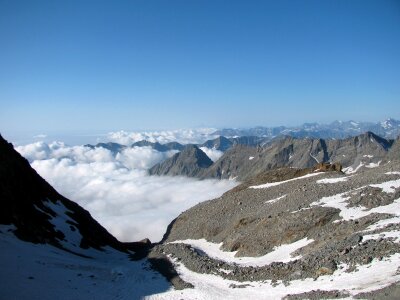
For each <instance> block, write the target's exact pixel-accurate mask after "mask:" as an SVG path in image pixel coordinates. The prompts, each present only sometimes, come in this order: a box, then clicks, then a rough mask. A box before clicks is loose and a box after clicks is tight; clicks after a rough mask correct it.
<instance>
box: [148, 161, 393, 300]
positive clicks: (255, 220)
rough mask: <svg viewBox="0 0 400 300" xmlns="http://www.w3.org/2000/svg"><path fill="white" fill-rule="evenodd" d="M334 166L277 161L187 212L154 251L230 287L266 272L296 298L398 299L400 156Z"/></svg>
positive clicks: (253, 283)
mask: <svg viewBox="0 0 400 300" xmlns="http://www.w3.org/2000/svg"><path fill="white" fill-rule="evenodd" d="M320 166H321V165H320ZM325 169H326V168H325ZM331 169H337V170H333V171H328V172H321V171H320V170H319V169H318V168H315V169H308V170H296V169H290V168H289V169H279V170H274V171H269V172H267V173H265V174H262V175H263V176H259V177H258V178H257V179H252V180H251V181H248V182H244V183H243V185H242V186H239V187H237V188H235V189H234V190H231V191H229V192H227V193H225V194H224V195H223V196H222V197H220V198H218V199H214V200H211V201H207V202H203V203H200V204H198V205H196V206H195V207H193V208H191V209H189V210H188V211H186V212H184V213H182V214H181V215H180V216H179V217H178V218H177V219H176V220H174V221H173V222H172V223H171V224H170V226H169V228H168V230H167V233H166V234H165V236H164V239H163V243H162V244H161V245H159V246H157V247H156V248H155V249H154V250H153V251H161V252H163V253H167V254H169V255H170V256H171V257H173V258H174V259H175V260H176V264H177V265H179V266H181V270H182V272H183V273H185V272H186V273H187V274H189V273H188V272H195V273H202V274H209V276H213V278H215V279H214V280H217V278H218V277H219V278H224V279H223V280H226V282H229V281H228V280H233V281H235V282H236V283H232V282H231V285H230V286H229V287H230V288H231V289H235V288H237V287H241V288H243V289H245V290H247V291H249V292H250V293H251V290H252V288H255V287H260V288H261V287H262V286H263V284H261V282H264V284H265V285H267V286H268V285H270V286H269V288H267V287H265V286H263V287H265V289H266V291H270V293H271V294H270V295H275V293H277V294H276V295H278V294H279V295H280V296H279V297H283V296H286V297H288V299H303V298H304V297H307V298H312V299H321V298H336V297H348V296H354V297H356V298H357V297H361V298H367V299H369V298H374V297H375V295H380V296H384V295H386V296H385V297H387V299H396V297H398V296H399V286H398V285H397V284H396V283H398V282H399V281H400V275H399V273H398V268H400V244H399V242H400V162H399V160H397V161H392V162H390V163H388V164H385V165H381V166H379V167H376V168H374V169H365V170H359V171H358V172H357V173H355V174H353V175H345V174H343V173H342V172H340V171H339V170H340V168H331ZM190 274H192V273H190ZM368 274H369V275H368ZM191 276H194V275H191ZM341 276H344V277H343V278H346V280H345V283H343V284H340V282H341ZM184 277H185V276H184ZM188 278H189V277H188ZM191 278H192V277H191ZM308 278H310V279H312V281H311V282H310V281H309V280H308ZM299 280H301V281H299ZM313 281H315V284H314V283H312V282H313ZM241 282H242V283H241ZM301 282H308V283H307V284H304V286H303V285H301ZM325 282H327V283H329V284H325ZM300 286H301V288H300ZM385 287H388V288H387V289H385V290H384V292H377V293H374V292H373V293H366V292H371V291H374V290H379V289H381V288H385ZM275 288H276V289H275ZM280 288H281V289H280ZM294 290H295V291H296V292H293V295H290V296H289V295H288V294H290V293H291V292H290V291H294ZM300 291H302V292H301V293H300ZM232 293H233V292H232ZM280 293H281V294H280ZM295 294H297V296H295ZM357 295H358V296H357ZM279 297H278V296H277V298H279Z"/></svg>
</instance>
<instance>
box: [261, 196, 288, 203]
mask: <svg viewBox="0 0 400 300" xmlns="http://www.w3.org/2000/svg"><path fill="white" fill-rule="evenodd" d="M285 197H286V195H283V196H280V197H278V198H275V199H272V200H268V201H265V202H264V203H270V204H272V203H275V202H277V201H279V200H281V199H283V198H285Z"/></svg>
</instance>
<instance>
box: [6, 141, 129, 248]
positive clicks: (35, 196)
mask: <svg viewBox="0 0 400 300" xmlns="http://www.w3.org/2000/svg"><path fill="white" fill-rule="evenodd" d="M0 200H1V210H0V223H1V224H13V225H14V226H15V227H16V230H15V231H14V233H15V235H16V236H17V237H19V238H20V239H22V240H25V241H29V242H33V243H48V244H51V245H54V246H57V247H60V248H62V246H61V244H60V241H62V240H63V239H64V233H63V232H61V231H57V230H56V229H55V227H54V225H52V224H51V223H50V222H49V220H50V219H51V217H56V216H57V213H56V212H54V211H52V210H51V209H49V208H48V206H46V205H45V203H46V202H51V203H53V204H56V203H58V202H60V203H62V204H63V205H64V206H65V208H66V209H68V211H70V212H67V213H66V214H67V215H68V217H70V218H71V219H73V221H74V222H73V223H71V224H70V225H71V227H72V228H76V229H77V230H79V232H80V234H81V236H82V240H81V243H80V247H81V248H88V247H92V248H96V249H101V248H102V247H104V246H111V247H113V248H115V249H118V250H121V251H126V247H125V246H124V245H123V243H121V242H119V241H118V240H117V239H115V238H114V237H113V236H112V235H111V234H110V233H108V232H107V230H106V229H105V228H103V227H102V226H101V225H100V224H99V223H98V222H97V221H96V220H94V219H93V218H92V217H91V215H90V214H89V212H88V211H86V210H85V209H83V208H82V207H80V206H79V205H78V204H76V203H75V202H72V201H70V200H68V199H67V198H65V197H63V196H62V195H60V194H59V193H58V192H57V191H56V190H55V189H54V188H53V187H52V186H51V185H49V184H48V183H47V182H46V181H45V180H44V179H43V178H42V177H40V176H39V175H38V174H37V173H36V171H35V170H34V169H33V168H32V167H31V166H30V164H29V162H28V161H27V160H26V159H25V158H23V157H22V156H21V155H20V154H19V153H18V152H17V151H15V150H14V148H13V146H12V144H9V143H7V141H6V140H4V139H3V137H1V135H0ZM50 216H51V217H50Z"/></svg>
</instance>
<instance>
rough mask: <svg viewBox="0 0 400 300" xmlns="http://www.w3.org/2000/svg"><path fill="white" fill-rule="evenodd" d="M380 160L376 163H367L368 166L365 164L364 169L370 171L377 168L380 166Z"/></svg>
mask: <svg viewBox="0 0 400 300" xmlns="http://www.w3.org/2000/svg"><path fill="white" fill-rule="evenodd" d="M381 162H382V161H381V160H380V161H378V162H377V163H369V164H367V165H365V167H366V168H370V169H372V168H376V167H379V165H380V164H381Z"/></svg>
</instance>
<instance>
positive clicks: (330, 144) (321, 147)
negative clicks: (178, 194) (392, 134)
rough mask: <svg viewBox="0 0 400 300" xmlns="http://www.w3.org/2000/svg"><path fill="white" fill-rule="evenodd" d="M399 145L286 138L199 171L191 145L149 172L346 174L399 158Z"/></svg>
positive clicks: (241, 149)
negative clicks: (331, 169)
mask: <svg viewBox="0 0 400 300" xmlns="http://www.w3.org/2000/svg"><path fill="white" fill-rule="evenodd" d="M399 143H400V140H399V139H397V140H395V141H394V140H387V139H385V138H382V137H380V136H377V135H375V134H374V133H372V132H366V133H363V134H360V135H358V136H355V137H349V138H346V139H319V138H296V137H291V136H285V137H281V138H276V139H273V140H271V141H269V142H267V143H265V144H263V145H262V146H261V145H258V146H257V147H252V146H248V145H240V144H239V145H234V146H233V147H231V148H229V150H227V151H226V152H225V153H224V154H223V155H222V157H221V158H219V159H218V160H217V161H216V162H214V163H212V164H209V166H207V165H203V166H202V168H199V165H198V160H196V158H195V157H194V153H196V157H198V156H199V154H198V153H199V152H201V150H200V149H199V148H197V147H196V146H193V145H192V146H191V151H186V150H185V149H184V150H183V151H182V152H180V153H177V154H175V155H174V156H173V157H172V158H169V159H167V160H165V161H164V162H161V163H159V164H157V165H155V166H154V167H152V168H151V169H150V170H149V173H150V174H151V175H170V176H176V175H186V176H190V174H191V176H193V177H198V178H220V179H232V178H236V179H238V180H245V179H248V178H251V177H253V176H255V175H257V174H259V173H261V172H265V171H268V170H272V169H276V168H280V167H293V168H310V167H312V166H314V165H316V164H318V163H340V164H341V165H342V166H343V167H344V168H346V171H347V172H355V171H357V170H359V169H360V168H372V167H376V166H379V164H380V163H382V162H384V161H388V160H390V159H395V158H398V157H399V156H400V153H399ZM194 148H195V150H193V149H194ZM204 155H205V154H204ZM204 155H203V156H204ZM203 160H204V159H203Z"/></svg>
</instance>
